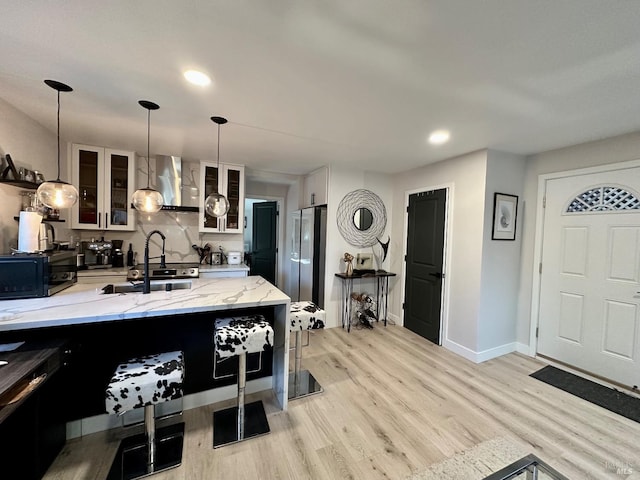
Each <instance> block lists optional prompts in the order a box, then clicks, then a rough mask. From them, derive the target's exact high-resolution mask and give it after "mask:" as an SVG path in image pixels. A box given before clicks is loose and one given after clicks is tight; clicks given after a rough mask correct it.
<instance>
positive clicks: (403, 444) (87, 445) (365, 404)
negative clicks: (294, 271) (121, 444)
mask: <svg viewBox="0 0 640 480" xmlns="http://www.w3.org/2000/svg"><path fill="white" fill-rule="evenodd" d="M311 340H312V343H311V346H309V347H308V348H305V350H304V357H303V366H304V367H305V368H308V369H309V370H311V371H312V372H313V374H314V375H315V377H316V378H317V379H318V381H319V382H320V383H321V384H322V386H323V387H324V389H325V391H324V393H322V394H319V395H315V396H312V397H307V398H304V399H299V400H296V401H294V402H291V403H290V406H289V410H288V411H287V412H280V411H278V410H277V407H276V404H275V399H274V398H273V397H272V395H271V394H267V393H265V394H264V395H263V396H262V397H260V396H259V395H258V396H255V395H254V396H250V397H248V398H247V400H248V401H251V400H254V399H256V398H263V400H265V403H266V409H267V414H268V418H269V423H270V426H271V433H270V434H269V435H266V436H264V437H259V438H254V439H251V440H248V441H245V442H242V443H240V444H235V445H231V446H227V447H223V448H221V449H216V450H213V448H212V437H213V433H212V426H211V417H212V412H213V410H214V408H215V409H219V408H222V407H226V406H229V405H230V404H232V403H233V402H232V401H231V402H225V403H220V404H216V405H212V406H208V407H202V408H198V409H193V410H188V411H186V412H185V414H184V419H185V422H186V437H185V445H184V455H183V463H182V466H180V467H179V468H177V469H174V470H170V471H168V472H166V473H161V474H158V475H155V476H153V477H152V478H154V480H168V479H172V480H173V479H177V480H194V479H224V480H230V479H259V478H261V479H305V478H310V479H327V480H333V479H340V478H345V479H367V480H369V479H403V478H406V477H407V476H409V475H411V474H413V473H416V472H420V471H423V470H424V469H425V468H427V467H428V466H429V465H431V464H434V463H438V462H441V461H443V460H445V459H446V458H448V457H451V456H453V455H455V454H456V453H459V452H461V451H463V450H465V449H468V448H470V447H473V446H474V445H477V444H479V443H480V442H483V441H485V440H489V439H492V438H495V437H498V436H507V437H509V438H511V439H512V440H513V442H515V443H516V444H518V445H519V446H521V447H522V448H523V449H524V450H525V451H526V452H527V453H534V454H535V455H537V456H538V457H540V458H541V459H543V460H544V461H546V462H547V463H549V464H550V465H551V466H553V467H555V468H556V469H558V470H559V471H560V472H561V473H564V474H565V475H567V476H568V477H569V478H571V479H577V480H582V479H589V478H596V479H600V478H603V479H604V478H616V479H621V478H628V480H630V479H631V478H634V479H635V478H640V476H638V475H639V474H640V446H639V444H640V424H638V423H636V422H633V421H631V420H628V419H626V418H623V417H621V416H619V415H616V414H614V413H611V412H609V411H607V410H604V409H602V408H600V407H598V406H595V405H593V404H590V403H588V402H585V401H583V400H581V399H579V398H576V397H574V396H572V395H570V394H567V393H565V392H562V391H560V390H558V389H555V388H553V387H551V386H549V385H546V384H544V383H542V382H540V381H538V380H535V379H533V378H530V377H529V376H528V375H529V374H530V373H532V372H534V371H535V370H537V369H539V368H540V367H541V366H543V365H544V364H543V363H542V362H540V361H538V360H535V359H531V358H529V357H526V356H523V355H519V354H515V353H514V354H509V355H506V356H503V357H500V358H497V359H494V360H491V361H488V362H485V363H482V364H479V365H475V364H473V363H471V362H469V361H467V360H465V359H463V358H461V357H459V356H457V355H455V354H453V353H451V352H449V351H447V350H445V349H443V348H441V347H438V346H435V345H433V344H431V343H430V342H428V341H426V340H424V339H422V338H421V337H418V336H417V335H415V334H413V333H411V332H410V331H409V330H406V329H404V328H402V327H399V326H388V327H386V328H384V327H382V326H376V327H375V328H374V329H373V330H352V331H351V333H350V334H347V333H346V331H343V330H341V329H339V328H334V329H328V330H324V331H318V332H315V333H314V334H313V335H312V339H311ZM107 438H108V437H107V435H106V434H104V433H99V434H94V435H89V436H86V437H84V438H82V439H74V440H71V441H69V442H67V445H66V446H65V447H64V449H63V451H62V452H61V454H60V455H59V457H58V458H57V460H56V461H55V462H54V464H53V465H52V467H51V468H50V469H49V472H48V473H47V475H46V476H45V479H46V480H54V479H56V480H57V479H64V480H71V479H78V480H79V479H82V480H85V479H97V480H102V479H104V478H105V477H106V474H107V472H108V470H109V466H110V464H111V461H112V458H113V456H114V455H115V451H116V449H117V442H115V441H111V442H109V441H108V440H107ZM616 466H618V467H619V466H623V467H628V468H632V469H633V472H634V473H633V474H632V475H631V476H628V475H620V474H616V473H615V468H616Z"/></svg>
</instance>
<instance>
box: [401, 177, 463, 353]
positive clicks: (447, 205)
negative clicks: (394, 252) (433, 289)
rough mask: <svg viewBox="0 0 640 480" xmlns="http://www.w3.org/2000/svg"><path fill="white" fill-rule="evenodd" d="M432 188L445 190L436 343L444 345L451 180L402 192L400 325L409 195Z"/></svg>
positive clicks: (447, 297)
mask: <svg viewBox="0 0 640 480" xmlns="http://www.w3.org/2000/svg"><path fill="white" fill-rule="evenodd" d="M432 190H444V191H445V209H444V246H443V250H444V251H443V252H442V272H443V273H444V274H445V275H444V279H443V282H442V292H441V296H440V338H439V341H438V345H444V339H447V338H449V335H448V329H449V292H450V290H451V289H450V282H451V275H450V274H449V265H450V264H451V239H452V238H453V235H452V234H453V222H452V221H451V219H452V218H453V216H452V215H453V197H454V195H453V193H454V184H453V183H452V182H447V183H440V184H436V185H431V186H428V187H421V188H414V189H412V190H405V192H404V207H403V212H404V214H403V218H404V220H403V224H404V227H403V229H402V271H401V273H400V288H401V292H402V296H401V297H400V325H402V326H403V327H404V308H402V303H404V295H405V285H406V281H407V261H406V256H407V240H408V228H409V213H408V212H407V209H408V208H409V196H410V195H413V194H414V193H420V192H429V191H432Z"/></svg>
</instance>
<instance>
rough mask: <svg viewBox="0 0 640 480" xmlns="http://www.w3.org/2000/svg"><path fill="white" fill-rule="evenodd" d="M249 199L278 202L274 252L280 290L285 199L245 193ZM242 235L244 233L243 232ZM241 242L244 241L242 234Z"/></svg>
mask: <svg viewBox="0 0 640 480" xmlns="http://www.w3.org/2000/svg"><path fill="white" fill-rule="evenodd" d="M247 198H248V199H250V200H264V201H265V202H278V215H277V222H278V225H277V227H278V228H277V229H276V235H277V238H276V244H277V245H278V251H277V252H276V278H277V279H278V288H279V289H280V290H282V288H283V285H282V283H283V281H284V280H283V279H284V268H285V265H284V236H285V228H286V225H285V224H286V223H287V222H286V218H285V219H284V220H283V218H282V216H283V215H284V214H285V212H284V205H285V199H284V197H274V196H272V195H251V194H249V195H245V200H246V199H247ZM243 235H244V234H243ZM242 238H243V243H244V236H243V237H242Z"/></svg>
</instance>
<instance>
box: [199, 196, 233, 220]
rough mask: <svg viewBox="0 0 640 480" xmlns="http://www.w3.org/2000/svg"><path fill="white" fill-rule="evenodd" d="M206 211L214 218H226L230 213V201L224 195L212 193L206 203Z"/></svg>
mask: <svg viewBox="0 0 640 480" xmlns="http://www.w3.org/2000/svg"><path fill="white" fill-rule="evenodd" d="M204 209H205V211H206V212H207V214H208V215H211V216H212V217H224V216H225V215H226V214H227V212H228V211H229V200H227V197H225V196H224V195H221V194H219V193H212V194H211V195H209V196H208V197H207V198H206V200H205V201H204Z"/></svg>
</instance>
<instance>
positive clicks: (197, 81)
mask: <svg viewBox="0 0 640 480" xmlns="http://www.w3.org/2000/svg"><path fill="white" fill-rule="evenodd" d="M184 78H186V79H187V82H189V83H193V84H194V85H199V86H201V87H205V86H207V85H209V84H210V83H211V79H210V78H209V76H208V75H207V74H206V73H202V72H199V71H197V70H187V71H186V72H184Z"/></svg>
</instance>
